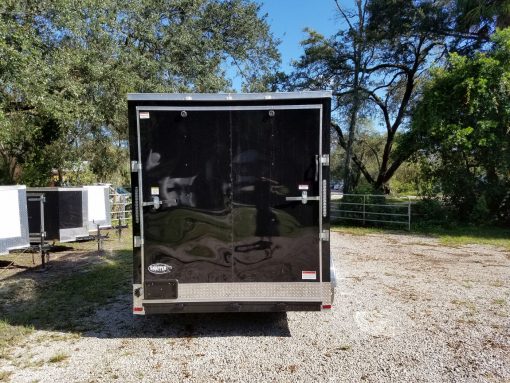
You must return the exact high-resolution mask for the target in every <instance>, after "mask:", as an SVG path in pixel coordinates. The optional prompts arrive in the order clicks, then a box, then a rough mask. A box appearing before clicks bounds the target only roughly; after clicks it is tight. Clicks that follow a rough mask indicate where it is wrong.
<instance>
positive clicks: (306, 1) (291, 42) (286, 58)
mask: <svg viewBox="0 0 510 383" xmlns="http://www.w3.org/2000/svg"><path fill="white" fill-rule="evenodd" d="M259 3H261V4H262V12H264V13H267V21H268V22H269V25H270V26H271V31H272V32H273V34H274V36H275V37H276V38H278V39H280V40H281V44H280V46H279V48H280V53H281V55H282V70H283V71H284V72H289V71H290V69H291V67H290V63H291V61H292V60H297V59H298V58H299V56H300V55H301V54H302V53H303V49H302V48H301V45H300V44H299V43H300V41H301V40H303V39H304V38H305V37H306V34H305V33H304V32H303V29H305V28H306V27H309V28H311V29H314V30H316V31H317V32H319V33H321V34H323V35H325V36H330V35H332V34H333V33H335V32H336V31H337V30H338V25H339V19H338V11H337V8H336V5H335V2H334V1H333V0H265V1H259ZM350 3H351V0H348V1H347V0H340V4H341V5H347V4H350Z"/></svg>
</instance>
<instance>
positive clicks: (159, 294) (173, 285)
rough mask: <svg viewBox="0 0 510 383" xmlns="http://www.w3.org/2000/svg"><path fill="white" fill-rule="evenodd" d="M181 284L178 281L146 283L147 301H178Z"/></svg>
mask: <svg viewBox="0 0 510 383" xmlns="http://www.w3.org/2000/svg"><path fill="white" fill-rule="evenodd" d="M178 287H179V282H178V281H177V280H176V279H171V280H163V281H146V282H145V299H177V297H178Z"/></svg>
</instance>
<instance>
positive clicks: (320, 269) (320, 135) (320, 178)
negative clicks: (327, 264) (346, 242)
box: [317, 105, 324, 284]
mask: <svg viewBox="0 0 510 383" xmlns="http://www.w3.org/2000/svg"><path fill="white" fill-rule="evenodd" d="M319 158H321V159H322V105H321V108H320V110H319ZM317 186H318V188H319V206H318V209H319V233H318V234H319V281H320V283H321V284H322V239H321V235H322V220H323V218H322V201H323V199H324V196H323V193H322V161H321V163H319V184H318V185H317Z"/></svg>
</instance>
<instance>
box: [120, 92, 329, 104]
mask: <svg viewBox="0 0 510 383" xmlns="http://www.w3.org/2000/svg"><path fill="white" fill-rule="evenodd" d="M332 97H333V92H332V91H330V90H324V91H303V92H274V93H128V97H127V98H128V101H188V102H193V101H221V102H225V101H253V100H264V101H269V100H292V99H310V98H332Z"/></svg>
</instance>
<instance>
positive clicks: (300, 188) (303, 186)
mask: <svg viewBox="0 0 510 383" xmlns="http://www.w3.org/2000/svg"><path fill="white" fill-rule="evenodd" d="M298 189H299V190H308V185H299V186H298Z"/></svg>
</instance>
